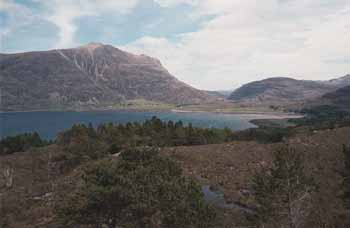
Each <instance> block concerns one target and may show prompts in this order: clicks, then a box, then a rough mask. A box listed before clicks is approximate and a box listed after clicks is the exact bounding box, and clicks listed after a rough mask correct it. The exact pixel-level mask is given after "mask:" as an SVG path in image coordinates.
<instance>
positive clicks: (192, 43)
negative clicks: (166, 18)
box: [123, 0, 350, 89]
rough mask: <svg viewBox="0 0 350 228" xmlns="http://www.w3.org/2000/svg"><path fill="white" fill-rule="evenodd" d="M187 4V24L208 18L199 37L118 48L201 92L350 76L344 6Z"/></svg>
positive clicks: (147, 40) (311, 0)
mask: <svg viewBox="0 0 350 228" xmlns="http://www.w3.org/2000/svg"><path fill="white" fill-rule="evenodd" d="M163 2H164V1H163ZM165 2H168V5H170V3H171V4H175V3H176V2H177V3H181V2H183V1H181V0H178V1H176V0H174V1H171V0H169V1H165ZM194 4H195V8H194V11H193V15H192V16H194V17H199V16H202V15H215V16H214V18H213V19H212V20H210V21H209V22H208V23H206V24H205V25H203V27H202V28H201V29H200V30H199V31H195V32H192V33H187V34H182V35H181V36H179V37H178V39H176V41H170V40H167V39H164V38H152V37H144V38H141V39H139V40H136V41H135V42H133V43H130V44H128V45H126V46H124V47H123V48H125V49H128V50H130V51H133V52H137V53H146V54H148V55H152V56H155V57H158V58H160V59H161V60H162V62H163V63H164V65H165V66H166V67H167V68H168V69H169V70H170V72H172V73H173V74H174V75H175V76H177V77H178V78H180V79H181V80H183V81H185V82H187V83H190V84H192V85H194V86H196V87H199V88H203V89H230V88H232V87H234V86H238V85H239V84H242V83H246V82H249V81H253V80H257V79H261V78H264V77H270V76H292V77H297V78H302V79H315V80H318V79H328V78H330V77H335V76H341V75H343V74H346V73H349V72H350V64H349V62H348V61H346V60H347V58H349V53H350V1H348V0H334V1H332V2H329V3H326V1H319V0H303V1H292V0H290V1H287V0H283V1H282V0H264V1H261V0H245V1H241V0H203V1H197V2H194Z"/></svg>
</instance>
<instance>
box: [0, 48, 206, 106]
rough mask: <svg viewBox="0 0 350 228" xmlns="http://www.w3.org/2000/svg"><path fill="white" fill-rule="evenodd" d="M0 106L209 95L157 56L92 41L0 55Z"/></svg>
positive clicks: (186, 99) (183, 99) (188, 99)
mask: <svg viewBox="0 0 350 228" xmlns="http://www.w3.org/2000/svg"><path fill="white" fill-rule="evenodd" d="M0 77H1V78H0V79H1V80H0V83H1V100H0V101H1V107H0V110H2V111H8V110H33V109H53V108H54V109H66V108H69V109H81V108H106V107H110V106H113V105H115V104H118V103H120V102H124V101H126V100H133V99H144V100H147V101H156V102H164V103H172V104H192V103H198V102H204V101H206V100H209V99H211V96H210V95H209V94H207V93H205V92H204V91H200V90H197V89H195V88H193V87H191V86H189V85H187V84H185V83H183V82H181V81H179V80H177V79H176V78H175V77H174V76H172V75H171V74H170V73H169V72H168V71H167V70H166V69H165V68H164V67H163V66H162V64H161V63H160V61H159V60H157V59H154V58H151V57H148V56H145V55H134V54H131V53H127V52H124V51H122V50H119V49H117V48H115V47H113V46H110V45H103V44H100V43H90V44H88V45H85V46H81V47H78V48H73V49H61V50H50V51H41V52H27V53H17V54H0Z"/></svg>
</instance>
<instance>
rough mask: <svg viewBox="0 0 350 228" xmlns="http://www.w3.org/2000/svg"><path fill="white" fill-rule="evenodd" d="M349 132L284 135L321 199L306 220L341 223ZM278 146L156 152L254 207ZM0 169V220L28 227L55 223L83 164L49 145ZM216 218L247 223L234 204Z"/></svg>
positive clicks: (226, 223)
mask: <svg viewBox="0 0 350 228" xmlns="http://www.w3.org/2000/svg"><path fill="white" fill-rule="evenodd" d="M349 134H350V128H349V127H344V128H339V129H333V130H325V131H319V132H307V133H299V134H297V135H296V136H294V137H292V138H289V139H287V142H288V143H289V145H290V146H292V147H294V148H296V149H297V150H298V151H301V152H303V153H304V154H305V156H306V160H307V167H306V168H307V172H308V173H312V174H313V175H314V176H315V178H316V181H317V183H318V184H319V192H318V194H320V195H319V196H320V197H321V199H322V200H323V202H324V203H325V204H323V205H321V204H320V208H319V209H320V210H317V211H316V210H315V211H314V212H315V214H314V215H313V216H312V217H311V218H312V219H315V220H317V219H319V221H318V222H323V223H325V224H328V225H333V224H334V223H337V222H339V224H340V225H341V223H342V220H341V218H340V220H338V219H339V218H337V217H336V216H335V215H336V214H337V213H338V212H339V211H338V209H339V207H340V204H339V202H338V199H337V197H336V196H337V195H336V194H335V193H336V192H337V189H338V184H339V180H340V179H339V178H340V177H339V174H338V173H337V170H339V169H340V168H341V167H342V152H341V151H342V145H343V144H348V145H349ZM280 146H281V143H273V144H260V143H257V142H254V141H250V142H245V141H235V142H230V143H224V144H213V145H199V146H180V147H172V148H163V149H162V150H161V154H164V155H166V156H170V157H171V158H173V159H175V160H177V161H178V162H180V164H181V166H182V167H183V169H184V173H185V174H186V175H188V176H192V177H194V178H197V179H198V180H200V181H202V182H203V183H204V184H208V185H211V186H213V187H214V188H215V187H219V188H222V189H223V192H224V194H225V198H226V200H227V201H228V202H237V203H239V204H242V205H248V206H249V207H254V200H253V199H252V197H251V194H252V193H251V190H250V187H251V186H250V183H251V182H250V181H251V177H252V175H254V173H255V172H256V171H257V170H258V169H259V168H261V167H263V166H269V164H270V162H271V154H272V152H273V151H275V150H276V149H278V148H279V147H280ZM116 158H117V157H116V156H112V157H111V159H116ZM0 167H1V170H0V171H1V173H4V174H5V173H9V175H6V176H5V175H0V193H1V196H2V203H3V204H2V208H1V211H2V212H3V213H4V215H6V222H7V223H8V224H9V225H10V227H28V228H30V227H56V226H55V225H54V224H56V223H57V217H56V214H55V213H56V212H55V209H54V208H55V205H60V203H61V199H62V198H61V197H62V196H64V195H65V193H69V192H71V191H72V190H73V189H74V186H75V185H76V184H77V183H80V180H81V171H82V168H84V165H83V166H78V167H74V163H72V160H70V158H69V154H67V152H65V151H64V148H63V147H61V146H58V145H51V146H47V147H42V148H39V149H35V150H32V151H27V152H24V153H14V154H12V155H6V156H0ZM233 215H234V216H233ZM218 216H219V218H221V219H222V220H221V222H222V223H223V224H220V225H218V226H216V227H232V226H248V225H247V220H246V219H245V216H244V211H242V210H240V209H239V207H237V208H232V209H225V210H224V211H222V214H220V213H219V215H218ZM2 219H3V218H2ZM310 222H313V221H310ZM339 224H338V225H339ZM50 225H51V226H50ZM307 227H318V226H313V225H309V226H307ZM330 227H332V226H330ZM338 227H343V226H338Z"/></svg>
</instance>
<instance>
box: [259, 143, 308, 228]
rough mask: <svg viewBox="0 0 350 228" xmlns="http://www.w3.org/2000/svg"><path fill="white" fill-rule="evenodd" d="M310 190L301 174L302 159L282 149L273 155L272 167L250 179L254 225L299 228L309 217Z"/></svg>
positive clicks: (292, 152) (296, 154) (306, 177)
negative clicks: (251, 182)
mask: <svg viewBox="0 0 350 228" xmlns="http://www.w3.org/2000/svg"><path fill="white" fill-rule="evenodd" d="M313 189H314V184H313V180H312V178H310V177H308V176H306V175H305V173H304V158H303V155H302V154H301V153H300V152H297V151H295V150H293V149H292V148H290V147H288V146H284V147H283V148H282V149H280V150H278V151H276V152H275V153H274V158H273V162H272V166H271V167H270V168H264V169H262V170H260V172H258V173H256V175H255V176H254V178H253V190H254V194H255V200H256V202H257V204H258V207H257V208H258V209H257V219H256V222H257V224H258V225H259V226H263V225H264V224H266V225H269V226H272V227H289V228H295V227H299V225H300V224H302V223H303V222H304V220H305V218H306V217H307V215H308V214H309V211H310V208H309V206H310V203H309V201H310V196H311V193H312V190H313Z"/></svg>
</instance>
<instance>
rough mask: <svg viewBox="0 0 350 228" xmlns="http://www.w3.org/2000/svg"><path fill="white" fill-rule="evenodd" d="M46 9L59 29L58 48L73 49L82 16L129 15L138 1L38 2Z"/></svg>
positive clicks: (42, 0)
mask: <svg viewBox="0 0 350 228" xmlns="http://www.w3.org/2000/svg"><path fill="white" fill-rule="evenodd" d="M37 1H39V2H40V3H42V4H43V5H44V6H45V7H46V9H47V13H46V15H45V16H46V17H47V19H48V20H49V21H50V22H52V23H53V24H55V25H56V26H57V27H58V28H59V37H60V39H59V42H58V43H57V44H56V48H66V47H73V46H75V45H77V44H76V43H75V39H74V34H75V32H76V30H77V26H76V25H75V23H74V20H76V19H77V18H79V17H82V16H94V15H95V16H96V15H99V14H102V13H106V12H115V13H121V14H127V13H128V12H130V10H132V8H133V7H135V6H136V4H137V2H138V0H128V1H119V0H118V1H110V0H52V1H45V0H37Z"/></svg>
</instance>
